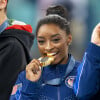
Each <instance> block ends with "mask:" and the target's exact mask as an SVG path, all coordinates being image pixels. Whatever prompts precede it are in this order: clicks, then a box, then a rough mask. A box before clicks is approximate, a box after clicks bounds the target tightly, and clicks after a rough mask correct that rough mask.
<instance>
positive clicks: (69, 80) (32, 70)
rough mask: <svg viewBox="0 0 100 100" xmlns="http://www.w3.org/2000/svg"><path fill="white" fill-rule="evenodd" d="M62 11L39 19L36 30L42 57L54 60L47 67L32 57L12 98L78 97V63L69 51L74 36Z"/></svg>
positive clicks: (69, 99) (62, 99) (47, 99)
mask: <svg viewBox="0 0 100 100" xmlns="http://www.w3.org/2000/svg"><path fill="white" fill-rule="evenodd" d="M60 7H61V6H60ZM54 8H55V7H54ZM61 8H62V7H61ZM53 10H54V9H53ZM63 10H64V9H63ZM61 11H62V10H61V9H60V10H59V12H60V14H57V13H56V14H55V13H53V14H50V13H49V15H47V16H46V17H44V18H43V19H41V20H40V21H39V22H38V25H37V29H36V38H37V42H38V48H39V50H40V53H41V56H42V60H44V59H43V58H46V57H51V58H52V60H51V63H49V65H46V66H45V67H44V65H45V63H44V65H43V63H41V62H42V60H40V59H33V60H32V61H31V62H30V63H29V64H28V65H27V67H26V71H23V72H21V73H20V74H19V77H18V80H17V82H16V85H15V86H14V88H13V92H12V97H11V99H12V100H14V99H15V100H77V98H76V96H75V94H74V92H73V83H74V80H75V77H76V71H77V66H78V65H79V62H77V61H75V59H74V58H73V56H72V55H71V54H69V53H68V48H69V45H70V43H71V42H72V35H71V33H70V28H69V22H68V21H67V20H66V19H65V18H64V17H62V16H61V15H63V14H64V13H65V12H63V13H61ZM64 11H65V10H64ZM91 45H94V44H91ZM87 52H88V51H87ZM48 59H49V58H48ZM87 60H88V59H87ZM43 62H44V61H43ZM45 62H46V61H45Z"/></svg>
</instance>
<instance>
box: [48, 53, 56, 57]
mask: <svg viewBox="0 0 100 100" xmlns="http://www.w3.org/2000/svg"><path fill="white" fill-rule="evenodd" d="M56 54H57V53H47V56H48V57H50V56H55V55H56Z"/></svg>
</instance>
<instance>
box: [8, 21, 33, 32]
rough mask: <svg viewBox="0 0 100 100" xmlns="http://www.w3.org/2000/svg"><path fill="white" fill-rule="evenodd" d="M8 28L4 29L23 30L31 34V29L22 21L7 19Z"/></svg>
mask: <svg viewBox="0 0 100 100" xmlns="http://www.w3.org/2000/svg"><path fill="white" fill-rule="evenodd" d="M8 22H9V26H8V27H7V28H6V30H7V29H19V30H25V31H28V32H30V33H32V27H31V25H29V24H26V23H24V22H22V21H18V20H14V19H9V20H8Z"/></svg>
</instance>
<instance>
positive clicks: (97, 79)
mask: <svg viewBox="0 0 100 100" xmlns="http://www.w3.org/2000/svg"><path fill="white" fill-rule="evenodd" d="M99 35H100V24H98V25H97V26H96V27H95V29H94V31H93V33H92V37H91V43H90V44H89V47H88V49H87V51H86V53H85V55H84V58H83V61H82V63H81V64H80V65H79V67H78V73H77V78H76V81H75V84H74V91H75V94H76V95H77V97H79V98H84V99H85V100H86V99H88V98H90V97H92V96H93V95H95V94H96V93H97V92H98V90H99V89H100V37H99Z"/></svg>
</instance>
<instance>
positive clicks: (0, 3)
mask: <svg viewBox="0 0 100 100" xmlns="http://www.w3.org/2000/svg"><path fill="white" fill-rule="evenodd" d="M6 6H7V0H0V10H2V9H5V8H6Z"/></svg>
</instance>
